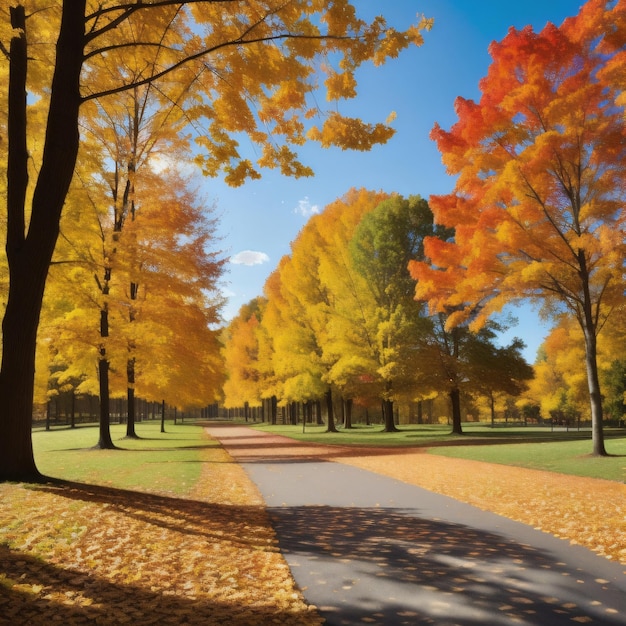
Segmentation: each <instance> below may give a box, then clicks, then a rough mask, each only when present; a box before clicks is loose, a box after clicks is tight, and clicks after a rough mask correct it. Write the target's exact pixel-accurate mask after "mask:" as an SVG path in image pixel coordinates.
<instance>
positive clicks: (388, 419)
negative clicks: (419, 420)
mask: <svg viewBox="0 0 626 626" xmlns="http://www.w3.org/2000/svg"><path fill="white" fill-rule="evenodd" d="M383 421H384V423H385V429H384V432H386V433H393V432H397V430H398V429H397V428H396V424H395V421H394V418H393V400H390V399H388V398H387V399H385V400H383Z"/></svg>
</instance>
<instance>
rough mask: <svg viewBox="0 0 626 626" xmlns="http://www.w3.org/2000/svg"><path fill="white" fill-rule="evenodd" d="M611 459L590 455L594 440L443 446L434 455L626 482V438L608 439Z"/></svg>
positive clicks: (607, 443)
mask: <svg viewBox="0 0 626 626" xmlns="http://www.w3.org/2000/svg"><path fill="white" fill-rule="evenodd" d="M605 443H606V449H607V452H608V453H609V455H611V456H608V457H594V456H591V455H590V452H591V441H590V440H589V439H585V440H574V441H544V442H538V443H510V444H497V445H468V446H460V445H457V446H445V447H444V446H441V447H436V448H431V449H430V450H429V452H430V453H431V454H437V455H440V456H449V457H455V458H461V459H471V460H475V461H486V462H488V463H500V464H503V465H515V466H518V467H527V468H531V469H539V470H547V471H550V472H559V473H561V474H571V475H574V476H587V477H590V478H604V479H606V480H616V481H619V482H626V438H624V437H622V438H619V439H612V438H607V440H606V442H605Z"/></svg>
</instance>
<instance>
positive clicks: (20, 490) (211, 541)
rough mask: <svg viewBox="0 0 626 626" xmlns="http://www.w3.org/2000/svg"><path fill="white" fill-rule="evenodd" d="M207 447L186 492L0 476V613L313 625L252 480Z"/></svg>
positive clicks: (6, 616) (38, 619) (70, 619)
mask: <svg viewBox="0 0 626 626" xmlns="http://www.w3.org/2000/svg"><path fill="white" fill-rule="evenodd" d="M207 454H209V453H207ZM210 456H211V458H210V459H206V461H207V462H205V463H204V470H203V475H202V476H201V479H200V481H199V482H198V485H197V487H196V489H195V491H194V492H193V493H192V494H190V496H189V497H188V498H180V497H172V496H171V495H167V494H154V493H139V492H137V491H132V492H131V491H124V490H119V489H114V488H111V487H102V486H94V485H85V484H79V483H62V482H60V483H49V484H41V485H39V484H2V485H0V499H1V501H2V508H1V510H0V624H11V625H20V624H29V625H39V624H54V623H58V624H107V625H108V624H111V625H113V624H116V625H117V624H130V623H132V624H137V625H138V624H142V625H143V624H159V625H161V624H174V625H178V624H203V625H208V626H210V625H216V624H229V626H253V625H254V624H258V625H259V626H264V625H266V624H281V625H283V624H286V625H293V626H296V625H297V626H309V625H311V626H313V625H316V624H321V623H322V620H321V618H320V617H319V616H318V615H317V613H316V611H315V609H314V607H309V606H307V605H306V604H305V602H304V601H303V598H302V596H301V594H300V593H299V592H298V590H297V589H296V588H295V586H294V582H293V579H292V578H291V574H290V572H289V569H288V567H287V565H286V563H285V562H284V560H283V558H282V556H281V554H280V552H279V551H278V548H277V542H276V538H275V535H274V533H273V531H272V529H271V527H270V524H269V521H268V518H267V515H266V513H265V510H264V507H263V505H262V501H261V499H260V496H259V495H258V492H257V491H256V489H255V487H254V486H253V485H252V484H251V483H250V481H249V479H248V478H247V477H246V474H245V472H244V471H243V470H242V469H241V468H240V467H239V466H238V465H236V464H235V463H233V462H232V460H231V459H230V457H229V456H228V455H227V453H226V452H224V451H223V450H220V449H214V450H211V451H210Z"/></svg>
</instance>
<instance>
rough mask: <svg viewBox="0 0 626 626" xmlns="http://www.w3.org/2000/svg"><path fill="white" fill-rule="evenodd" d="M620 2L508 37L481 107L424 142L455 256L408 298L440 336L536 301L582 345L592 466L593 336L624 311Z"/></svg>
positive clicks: (425, 274) (596, 391)
mask: <svg viewBox="0 0 626 626" xmlns="http://www.w3.org/2000/svg"><path fill="white" fill-rule="evenodd" d="M625 12H626V2H624V1H623V0H620V1H618V2H606V1H603V0H591V1H590V2H588V3H587V4H586V5H585V6H584V7H583V8H582V10H581V12H580V13H579V14H578V15H577V16H576V17H573V18H570V19H568V20H566V21H565V22H564V23H563V25H562V26H561V27H559V28H557V27H556V26H554V25H552V24H548V25H547V26H546V27H545V28H544V29H543V30H542V31H541V32H539V33H535V32H533V30H532V29H531V28H530V27H528V28H525V29H523V30H515V29H511V30H510V31H509V33H508V35H507V36H506V37H505V38H504V39H503V40H502V41H501V42H499V43H493V44H492V46H491V48H490V54H491V56H492V58H493V62H492V64H491V66H490V68H489V71H488V74H487V76H486V77H485V78H484V79H483V80H482V81H481V84H480V88H481V92H482V96H481V98H480V101H479V102H474V101H471V100H465V99H462V98H458V99H457V102H456V113H457V115H458V122H457V123H456V124H455V125H454V126H453V127H452V128H451V129H450V130H449V131H446V130H444V129H442V128H440V127H439V126H438V125H436V126H435V128H434V129H433V131H432V138H433V139H434V140H435V141H436V142H437V146H438V148H439V150H440V152H441V153H442V155H443V161H444V163H445V165H446V167H447V170H448V172H449V173H450V174H452V175H455V176H457V179H456V184H455V188H454V191H453V192H452V193H450V194H447V195H442V196H435V197H431V199H430V205H431V207H432V210H433V213H434V215H435V219H436V221H437V222H438V223H441V224H443V225H445V226H450V227H454V228H455V231H456V237H455V241H454V242H443V241H441V240H436V239H432V240H430V241H427V242H426V255H427V257H428V258H429V260H430V262H429V263H418V262H414V263H412V265H411V271H412V274H413V277H414V278H415V279H417V281H418V283H417V288H416V295H417V297H418V298H421V299H425V300H428V301H429V303H430V306H431V309H432V310H433V311H440V312H444V311H454V313H452V314H451V315H450V317H449V318H448V325H449V326H455V325H458V324H463V323H468V322H469V323H470V324H471V325H472V327H473V328H474V329H476V328H479V327H480V326H481V325H482V324H483V323H484V321H485V320H486V319H487V318H488V317H489V316H490V315H491V314H492V313H494V312H496V311H498V310H500V309H501V308H502V306H503V305H504V304H505V303H506V302H509V301H512V300H515V299H519V298H533V299H535V300H537V301H541V302H542V303H543V304H545V305H546V306H548V307H552V309H553V310H554V308H555V307H556V309H557V310H559V311H565V312H567V313H568V314H569V315H571V316H572V317H573V318H574V319H576V320H577V322H578V324H579V325H580V328H581V329H582V331H583V336H584V343H585V357H586V358H585V364H586V374H587V382H588V388H589V396H590V404H591V418H592V430H593V453H594V454H597V455H604V454H606V451H605V447H604V435H603V429H602V404H601V393H600V384H599V377H598V365H597V347H596V342H597V335H598V333H599V332H600V330H601V328H602V326H603V324H604V322H605V320H606V318H607V317H608V316H609V314H610V313H611V311H612V310H613V309H614V307H615V305H616V304H617V303H619V302H623V298H624V283H623V267H624V218H625V216H626V215H625V212H624V192H625V189H624V181H625V176H626V141H625V140H626V132H625V118H624V92H623V86H624V84H626V83H625V81H624V73H625V69H624V68H625V66H626V50H625V46H624V42H625V41H626V19H625V17H624V13H625Z"/></svg>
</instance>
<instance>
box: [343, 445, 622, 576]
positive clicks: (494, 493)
mask: <svg viewBox="0 0 626 626" xmlns="http://www.w3.org/2000/svg"><path fill="white" fill-rule="evenodd" d="M341 461H342V462H345V463H349V464H351V465H355V466H357V467H361V468H363V469H368V470H371V471H374V472H378V473H380V474H384V475H386V476H391V477H393V478H398V479H400V480H402V481H404V482H407V483H410V484H414V485H418V486H420V487H424V488H426V489H428V490H430V491H434V492H437V493H441V494H444V495H448V496H451V497H453V498H456V499H457V500H461V501H463V502H467V503H469V504H473V505H474V506H477V507H479V508H481V509H484V510H488V511H492V512H494V513H498V514H499V515H503V516H505V517H508V518H510V519H514V520H516V521H518V522H523V523H524V524H529V525H531V526H533V527H534V528H538V529H540V530H543V531H545V532H547V533H550V534H552V535H555V536H556V537H562V538H563V539H568V540H569V541H571V542H572V543H576V544H580V545H583V546H585V547H586V548H589V549H590V550H593V551H594V552H597V553H598V554H600V555H602V556H604V557H606V558H608V559H611V560H613V561H617V562H620V563H624V564H625V565H626V485H625V484H623V483H619V482H616V481H609V480H600V479H596V478H583V477H580V476H570V475H566V474H558V473H554V472H545V471H540V470H532V469H525V468H520V467H512V466H508V465H496V464H491V463H483V462H480V461H470V460H465V459H455V458H449V457H442V456H436V455H433V454H426V453H425V451H424V450H420V451H412V452H407V451H406V450H405V451H398V450H396V451H393V450H387V451H384V450H383V451H381V450H379V451H378V454H372V451H369V453H367V454H363V455H361V456H359V455H358V454H354V455H353V454H350V455H347V456H344V457H342V458H341Z"/></svg>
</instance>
